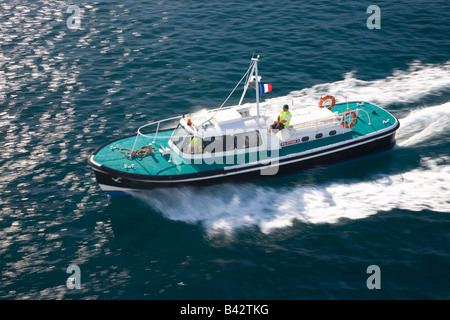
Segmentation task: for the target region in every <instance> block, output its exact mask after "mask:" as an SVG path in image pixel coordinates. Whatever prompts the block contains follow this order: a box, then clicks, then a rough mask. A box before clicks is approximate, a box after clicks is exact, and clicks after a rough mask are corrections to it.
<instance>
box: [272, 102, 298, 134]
mask: <svg viewBox="0 0 450 320" xmlns="http://www.w3.org/2000/svg"><path fill="white" fill-rule="evenodd" d="M291 119H292V114H291V113H290V112H289V106H288V105H287V104H285V105H284V106H283V111H281V113H280V115H279V116H278V119H277V121H275V122H274V123H273V124H272V125H271V126H270V128H269V129H268V130H267V131H268V132H271V130H272V129H277V130H283V129H284V128H285V127H287V126H288V125H289V123H290V122H291Z"/></svg>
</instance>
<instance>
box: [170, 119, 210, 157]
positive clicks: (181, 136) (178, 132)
mask: <svg viewBox="0 0 450 320" xmlns="http://www.w3.org/2000/svg"><path fill="white" fill-rule="evenodd" d="M172 142H173V143H174V144H175V145H176V146H177V147H178V148H179V149H180V150H181V152H183V153H202V152H203V140H202V138H200V137H196V136H193V135H192V134H191V133H189V132H187V131H186V129H185V128H184V127H183V126H182V125H181V124H179V125H178V127H177V128H176V129H175V132H174V133H173V135H172Z"/></svg>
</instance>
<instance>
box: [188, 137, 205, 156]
mask: <svg viewBox="0 0 450 320" xmlns="http://www.w3.org/2000/svg"><path fill="white" fill-rule="evenodd" d="M189 139H190V141H189V150H190V151H191V153H202V152H203V146H202V145H203V141H202V139H201V138H199V137H196V136H192V137H190V138H189Z"/></svg>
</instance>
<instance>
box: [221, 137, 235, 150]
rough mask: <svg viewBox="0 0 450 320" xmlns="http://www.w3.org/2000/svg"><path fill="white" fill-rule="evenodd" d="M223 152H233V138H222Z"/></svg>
mask: <svg viewBox="0 0 450 320" xmlns="http://www.w3.org/2000/svg"><path fill="white" fill-rule="evenodd" d="M223 142H224V145H223V150H224V151H233V150H234V137H233V136H223Z"/></svg>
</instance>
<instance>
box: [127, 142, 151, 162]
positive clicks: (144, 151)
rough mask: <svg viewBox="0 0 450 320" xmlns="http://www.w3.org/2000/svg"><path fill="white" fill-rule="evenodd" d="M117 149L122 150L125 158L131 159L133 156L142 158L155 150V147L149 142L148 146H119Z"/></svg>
mask: <svg viewBox="0 0 450 320" xmlns="http://www.w3.org/2000/svg"><path fill="white" fill-rule="evenodd" d="M119 151H120V152H122V153H123V154H124V155H125V157H126V158H127V159H133V158H135V157H138V158H144V157H146V156H149V155H151V154H152V153H153V152H155V151H156V148H153V146H152V144H149V145H148V146H142V147H140V148H139V149H136V150H133V149H130V148H121V149H120V150H119Z"/></svg>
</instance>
